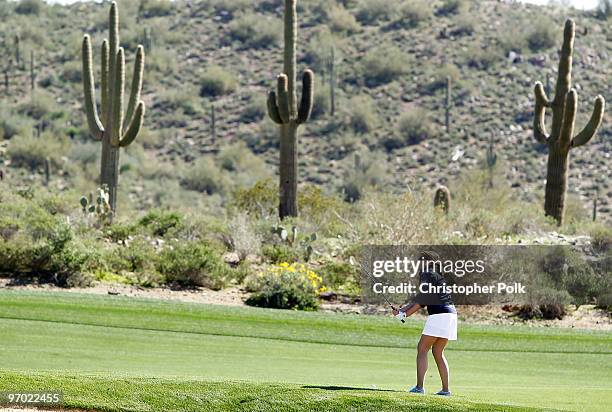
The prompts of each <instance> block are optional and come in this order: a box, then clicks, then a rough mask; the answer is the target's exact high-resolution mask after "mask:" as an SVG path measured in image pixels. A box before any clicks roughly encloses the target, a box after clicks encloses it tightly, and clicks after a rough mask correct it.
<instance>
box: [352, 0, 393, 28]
mask: <svg viewBox="0 0 612 412" xmlns="http://www.w3.org/2000/svg"><path fill="white" fill-rule="evenodd" d="M397 7H398V2H397V0H361V1H360V2H359V5H358V10H357V19H358V20H359V21H360V22H361V23H364V24H373V23H376V22H379V21H381V20H388V19H390V18H391V17H392V16H393V15H394V13H396V12H397Z"/></svg>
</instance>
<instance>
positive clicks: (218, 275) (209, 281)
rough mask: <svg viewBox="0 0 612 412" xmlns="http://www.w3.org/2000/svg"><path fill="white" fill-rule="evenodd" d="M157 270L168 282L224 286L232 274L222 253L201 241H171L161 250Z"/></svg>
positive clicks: (212, 286)
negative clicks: (222, 257)
mask: <svg viewBox="0 0 612 412" xmlns="http://www.w3.org/2000/svg"><path fill="white" fill-rule="evenodd" d="M156 267H157V271H158V272H159V273H160V274H162V275H163V276H164V277H165V280H166V282H168V283H176V284H179V285H182V286H204V287H209V288H212V289H221V288H222V287H224V286H225V285H226V284H227V283H228V282H229V281H230V280H231V276H232V271H231V269H230V268H229V267H228V266H227V265H226V264H225V263H224V262H223V259H221V256H220V255H219V253H218V252H217V251H216V250H215V249H213V248H212V247H211V246H210V245H209V244H208V243H206V242H202V241H192V242H172V243H171V244H168V245H167V246H166V248H165V249H164V250H163V251H162V252H161V253H160V255H159V259H158V262H157V264H156Z"/></svg>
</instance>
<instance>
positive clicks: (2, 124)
mask: <svg viewBox="0 0 612 412" xmlns="http://www.w3.org/2000/svg"><path fill="white" fill-rule="evenodd" d="M31 131H32V123H31V121H29V120H28V119H25V118H23V117H21V116H17V115H15V114H14V113H12V112H10V111H8V110H2V112H0V137H2V138H3V139H11V138H12V137H13V136H16V135H21V136H26V135H29V134H30V133H31Z"/></svg>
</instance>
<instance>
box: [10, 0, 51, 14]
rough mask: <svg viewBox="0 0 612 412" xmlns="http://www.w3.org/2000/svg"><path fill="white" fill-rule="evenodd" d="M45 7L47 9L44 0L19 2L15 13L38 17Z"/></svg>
mask: <svg viewBox="0 0 612 412" xmlns="http://www.w3.org/2000/svg"><path fill="white" fill-rule="evenodd" d="M43 7H45V3H44V2H43V1H42V0H19V3H18V4H17V6H16V7H15V13H17V14H35V15H38V14H40V11H41V10H42V9H43Z"/></svg>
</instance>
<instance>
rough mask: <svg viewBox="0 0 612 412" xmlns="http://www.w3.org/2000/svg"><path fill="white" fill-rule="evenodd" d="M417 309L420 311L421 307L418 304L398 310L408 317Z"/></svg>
mask: <svg viewBox="0 0 612 412" xmlns="http://www.w3.org/2000/svg"><path fill="white" fill-rule="evenodd" d="M419 309H421V305H419V304H418V303H410V304H408V305H406V306H403V307H401V308H400V309H399V310H400V311H401V312H404V313H405V314H406V316H410V315H412V314H413V313H414V312H416V311H418V310H419Z"/></svg>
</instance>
